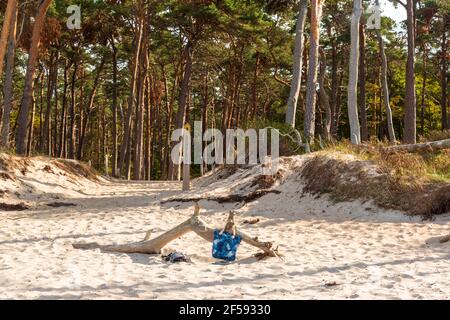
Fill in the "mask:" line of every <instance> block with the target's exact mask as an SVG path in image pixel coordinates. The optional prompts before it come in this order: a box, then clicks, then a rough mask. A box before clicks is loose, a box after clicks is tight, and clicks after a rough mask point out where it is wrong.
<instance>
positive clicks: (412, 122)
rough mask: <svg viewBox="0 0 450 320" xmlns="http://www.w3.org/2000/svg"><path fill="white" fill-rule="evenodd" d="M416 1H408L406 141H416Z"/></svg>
mask: <svg viewBox="0 0 450 320" xmlns="http://www.w3.org/2000/svg"><path fill="white" fill-rule="evenodd" d="M414 5H415V1H414V0H407V1H406V13H407V22H406V25H407V29H408V61H407V64H406V96H405V100H406V101H405V103H406V105H405V128H404V134H403V136H404V137H403V139H404V141H405V143H416V132H417V128H416V118H417V115H416V83H415V81H416V78H415V58H414V51H415V36H416V22H415V14H414V12H415V8H414Z"/></svg>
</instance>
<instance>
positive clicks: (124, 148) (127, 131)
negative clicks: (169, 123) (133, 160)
mask: <svg viewBox="0 0 450 320" xmlns="http://www.w3.org/2000/svg"><path fill="white" fill-rule="evenodd" d="M143 20H144V18H143V17H142V16H140V17H139V21H138V30H137V36H136V41H135V47H136V48H135V52H134V57H133V62H132V66H133V67H132V74H131V84H130V87H131V88H130V96H129V99H128V110H127V114H126V118H125V122H124V133H123V139H122V144H121V146H120V156H119V175H120V176H123V175H124V173H125V172H127V176H129V174H128V172H129V170H128V169H127V170H124V165H125V162H126V163H128V164H129V160H128V159H127V158H129V156H130V152H129V150H130V145H131V142H130V140H131V128H132V127H131V121H132V115H133V109H134V100H135V98H136V97H135V95H136V82H137V77H138V71H139V56H140V52H141V46H142V34H143V31H144V21H143ZM127 168H129V165H127Z"/></svg>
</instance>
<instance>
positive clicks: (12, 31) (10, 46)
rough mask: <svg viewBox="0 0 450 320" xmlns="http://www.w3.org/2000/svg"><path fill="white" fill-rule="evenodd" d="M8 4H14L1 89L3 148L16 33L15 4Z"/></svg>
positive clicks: (6, 137) (9, 109) (11, 85)
mask: <svg viewBox="0 0 450 320" xmlns="http://www.w3.org/2000/svg"><path fill="white" fill-rule="evenodd" d="M10 2H13V3H14V12H13V14H12V19H11V27H10V30H9V38H8V53H7V56H6V72H5V73H6V76H5V84H4V87H3V96H4V109H3V115H2V117H3V119H2V121H1V130H0V132H1V138H0V145H1V146H5V147H7V146H8V145H9V127H10V122H11V119H10V116H11V109H12V104H13V76H14V58H15V52H16V32H17V15H18V8H17V2H16V1H10ZM2 32H3V30H2ZM2 61H3V59H2ZM0 75H1V73H0Z"/></svg>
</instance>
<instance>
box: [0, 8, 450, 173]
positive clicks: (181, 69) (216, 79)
mask: <svg viewBox="0 0 450 320" xmlns="http://www.w3.org/2000/svg"><path fill="white" fill-rule="evenodd" d="M390 2H392V4H393V5H394V6H395V7H396V8H397V10H404V12H405V13H406V15H405V16H406V17H407V19H406V21H395V20H393V19H391V18H389V17H386V16H384V15H383V14H382V13H380V10H379V9H377V8H380V1H362V0H354V1H347V0H340V1H336V0H330V1H321V0H311V1H306V0H301V1H295V0H269V1H263V0H246V1H242V0H135V1H126V0H123V1H120V0H105V1H93V0H86V1H75V0H70V1H69V0H58V1H52V0H39V1H17V0H7V1H6V0H3V1H1V4H0V12H1V25H2V26H3V27H2V32H1V39H0V74H1V84H2V85H1V88H2V90H1V91H2V94H1V103H0V106H1V109H0V115H1V140H0V145H1V148H2V149H3V150H4V151H9V152H15V153H16V154H18V155H26V156H32V155H43V156H50V157H56V158H67V159H77V160H83V161H85V162H89V163H90V164H91V166H92V167H94V168H95V169H97V170H98V171H99V172H101V173H104V174H108V175H111V176H114V177H120V178H125V179H134V180H158V179H161V180H171V179H177V174H176V171H177V170H175V169H174V165H173V164H172V163H171V159H170V151H171V148H172V147H173V142H172V141H171V133H172V132H173V130H174V129H176V128H182V127H184V126H185V124H186V123H190V124H191V125H192V124H193V122H194V121H201V122H202V124H203V129H204V130H205V129H206V128H217V129H219V130H221V131H225V130H226V129H228V128H244V129H245V128H263V127H267V126H271V127H275V128H278V129H279V130H280V131H282V132H285V133H287V134H292V135H294V134H295V132H296V133H300V135H301V137H302V138H303V141H306V143H308V145H310V146H311V149H313V150H316V149H318V148H320V147H321V146H323V145H324V144H333V143H335V142H337V141H351V142H352V143H353V144H361V143H368V142H376V141H381V142H383V141H384V142H386V143H391V144H396V143H400V142H401V143H407V144H414V143H416V142H417V141H419V140H420V139H426V137H428V136H444V137H446V130H448V129H449V128H450V112H449V110H448V91H447V86H448V79H449V73H448V61H449V58H450V55H449V52H448V44H449V39H448V30H449V29H450V28H449V25H450V22H449V17H450V2H449V1H448V0H423V1H420V0H395V1H390ZM383 4H384V2H383V3H381V5H383ZM382 8H383V6H381V9H382ZM77 14H78V15H77ZM439 132H441V133H439ZM447 132H448V131H447ZM447 136H448V133H447ZM281 152H282V155H290V154H292V153H293V150H292V148H289V147H286V148H284V149H283V150H281ZM200 170H202V171H203V170H204V169H203V167H202V168H195V169H194V173H199V171H200Z"/></svg>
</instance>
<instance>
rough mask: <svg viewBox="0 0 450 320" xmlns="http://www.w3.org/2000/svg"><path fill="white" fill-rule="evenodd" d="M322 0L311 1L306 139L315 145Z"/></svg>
mask: <svg viewBox="0 0 450 320" xmlns="http://www.w3.org/2000/svg"><path fill="white" fill-rule="evenodd" d="M322 5H323V2H322V1H321V0H312V1H311V37H310V38H311V40H310V42H311V43H310V50H309V66H308V81H307V85H306V91H307V92H306V114H305V128H304V130H305V137H306V142H307V143H309V144H312V143H314V135H315V121H316V100H317V93H316V90H317V69H318V68H317V67H318V63H319V27H320V19H321V15H322Z"/></svg>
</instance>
